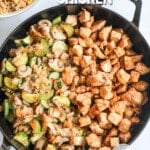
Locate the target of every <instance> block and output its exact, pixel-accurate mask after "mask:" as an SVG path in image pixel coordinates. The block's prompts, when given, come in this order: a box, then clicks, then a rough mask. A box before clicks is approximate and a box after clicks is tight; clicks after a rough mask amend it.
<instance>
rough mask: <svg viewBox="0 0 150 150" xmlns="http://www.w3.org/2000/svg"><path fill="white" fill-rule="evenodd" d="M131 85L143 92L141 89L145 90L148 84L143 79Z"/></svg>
mask: <svg viewBox="0 0 150 150" xmlns="http://www.w3.org/2000/svg"><path fill="white" fill-rule="evenodd" d="M132 86H133V87H134V88H135V89H136V90H138V91H140V92H143V91H145V90H146V89H147V88H148V86H149V85H148V83H147V82H145V81H139V82H136V83H133V84H132Z"/></svg>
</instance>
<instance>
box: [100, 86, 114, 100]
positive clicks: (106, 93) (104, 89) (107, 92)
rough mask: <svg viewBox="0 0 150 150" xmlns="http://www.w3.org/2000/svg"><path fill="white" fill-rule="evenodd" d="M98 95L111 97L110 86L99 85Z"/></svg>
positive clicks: (104, 97) (105, 97) (106, 97)
mask: <svg viewBox="0 0 150 150" xmlns="http://www.w3.org/2000/svg"><path fill="white" fill-rule="evenodd" d="M100 96H101V97H102V98H103V99H107V100H108V99H111V98H112V97H113V92H112V86H101V87H100Z"/></svg>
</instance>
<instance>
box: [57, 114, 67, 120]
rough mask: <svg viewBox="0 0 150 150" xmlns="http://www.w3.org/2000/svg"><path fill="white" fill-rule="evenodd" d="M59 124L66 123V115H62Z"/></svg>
mask: <svg viewBox="0 0 150 150" xmlns="http://www.w3.org/2000/svg"><path fill="white" fill-rule="evenodd" d="M57 119H58V121H59V122H65V120H66V114H62V115H61V116H59V118H57Z"/></svg>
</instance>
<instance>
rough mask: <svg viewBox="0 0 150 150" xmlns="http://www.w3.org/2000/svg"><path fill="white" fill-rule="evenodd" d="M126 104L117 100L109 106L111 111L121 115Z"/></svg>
mask: <svg viewBox="0 0 150 150" xmlns="http://www.w3.org/2000/svg"><path fill="white" fill-rule="evenodd" d="M126 105H127V102H126V101H118V102H116V103H115V104H114V105H113V106H112V108H110V110H111V112H116V113H118V114H121V115H122V114H123V113H124V112H125V111H126Z"/></svg>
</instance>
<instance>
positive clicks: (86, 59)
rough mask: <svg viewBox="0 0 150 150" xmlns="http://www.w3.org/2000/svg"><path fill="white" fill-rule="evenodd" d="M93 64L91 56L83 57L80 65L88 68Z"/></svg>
mask: <svg viewBox="0 0 150 150" xmlns="http://www.w3.org/2000/svg"><path fill="white" fill-rule="evenodd" d="M92 63H93V60H92V57H91V56H86V55H83V56H82V59H81V60H80V65H81V67H82V68H86V67H88V66H89V65H90V64H92Z"/></svg>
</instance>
